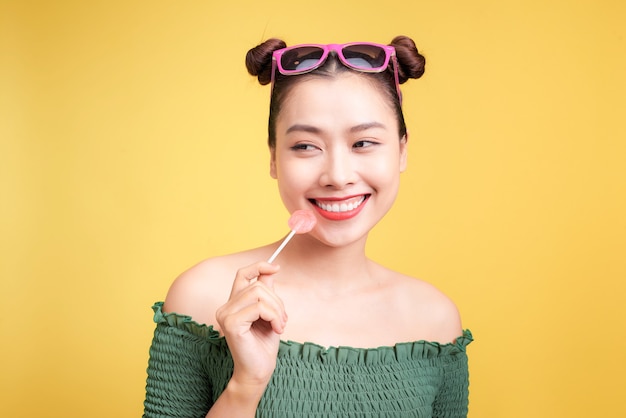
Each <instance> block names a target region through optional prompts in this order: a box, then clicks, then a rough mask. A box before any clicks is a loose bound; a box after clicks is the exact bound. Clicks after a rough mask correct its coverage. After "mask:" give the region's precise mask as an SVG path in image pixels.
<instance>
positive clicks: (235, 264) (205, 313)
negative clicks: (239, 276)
mask: <svg viewBox="0 0 626 418" xmlns="http://www.w3.org/2000/svg"><path fill="white" fill-rule="evenodd" d="M259 254H263V251H262V250H261V249H254V250H249V251H245V252H241V253H235V254H230V255H225V256H219V257H214V258H209V259H206V260H204V261H201V262H199V263H198V264H196V265H194V266H193V267H191V268H189V269H188V270H186V271H184V272H183V273H182V274H181V275H180V276H178V277H177V278H176V279H175V280H174V282H173V283H172V285H171V286H170V289H169V291H168V293H167V297H166V298H165V303H164V305H163V310H164V311H165V312H171V313H178V314H182V315H188V316H190V317H191V318H192V319H193V320H194V321H196V322H198V323H201V324H207V325H216V321H215V311H216V310H217V309H218V308H219V307H220V306H222V305H223V304H224V303H226V301H227V300H228V298H229V295H230V291H231V288H232V284H233V280H234V278H235V275H236V273H237V270H239V269H240V268H242V267H245V266H248V265H250V264H253V263H255V262H256V261H259V259H257V257H259Z"/></svg>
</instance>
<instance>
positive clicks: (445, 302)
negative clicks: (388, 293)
mask: <svg viewBox="0 0 626 418" xmlns="http://www.w3.org/2000/svg"><path fill="white" fill-rule="evenodd" d="M394 276H395V277H394V282H395V283H396V286H394V287H395V289H394V294H395V299H396V300H397V301H398V304H399V306H401V307H402V311H403V314H402V316H403V317H404V321H400V322H401V323H404V326H406V327H411V328H412V329H414V330H418V332H419V334H420V336H421V337H420V339H424V340H428V341H437V342H441V343H448V342H452V341H454V340H455V339H456V338H457V337H459V336H460V335H461V334H462V333H463V328H462V324H461V317H460V314H459V310H458V308H457V306H456V304H455V303H454V302H453V301H452V299H450V298H449V297H448V296H447V295H446V294H444V293H443V292H442V291H441V290H439V289H438V288H437V287H435V286H434V285H432V284H431V283H428V282H426V281H424V280H420V279H417V278H414V277H410V276H406V275H402V274H399V273H394Z"/></svg>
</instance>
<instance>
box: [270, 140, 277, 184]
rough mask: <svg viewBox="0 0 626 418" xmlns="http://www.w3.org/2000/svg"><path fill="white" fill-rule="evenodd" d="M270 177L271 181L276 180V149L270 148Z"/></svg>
mask: <svg viewBox="0 0 626 418" xmlns="http://www.w3.org/2000/svg"><path fill="white" fill-rule="evenodd" d="M270 176H271V177H272V178H273V179H277V178H278V176H277V174H276V148H274V147H270Z"/></svg>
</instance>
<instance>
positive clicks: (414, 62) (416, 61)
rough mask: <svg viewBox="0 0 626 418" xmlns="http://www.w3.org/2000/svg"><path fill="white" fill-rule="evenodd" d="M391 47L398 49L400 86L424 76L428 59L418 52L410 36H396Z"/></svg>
mask: <svg viewBox="0 0 626 418" xmlns="http://www.w3.org/2000/svg"><path fill="white" fill-rule="evenodd" d="M390 45H391V46H393V47H394V48H395V49H396V57H397V58H398V80H399V81H400V84H402V83H405V82H406V81H407V80H408V79H409V78H420V77H421V76H422V75H423V74H424V70H425V66H426V58H425V57H424V56H423V55H422V54H420V53H419V52H418V50H417V46H415V42H413V39H411V38H409V37H408V36H396V37H395V38H393V40H392V41H391V44H390Z"/></svg>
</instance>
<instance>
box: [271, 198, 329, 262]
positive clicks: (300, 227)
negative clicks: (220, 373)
mask: <svg viewBox="0 0 626 418" xmlns="http://www.w3.org/2000/svg"><path fill="white" fill-rule="evenodd" d="M316 223H317V219H316V218H315V215H314V214H313V212H311V211H310V210H297V211H295V212H294V213H292V214H291V217H290V218H289V221H287V225H289V228H290V229H291V232H290V233H289V235H287V236H286V237H285V239H284V240H283V242H282V243H281V244H280V246H279V247H278V248H277V249H276V251H274V254H272V256H271V257H270V258H269V260H267V262H268V263H271V262H272V261H274V260H275V259H276V257H278V254H280V252H281V251H282V250H283V248H285V245H287V243H288V242H289V240H290V239H291V238H292V237H293V236H294V235H295V234H306V233H307V232H309V231H310V230H311V229H313V228H314V227H315V224H316Z"/></svg>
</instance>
